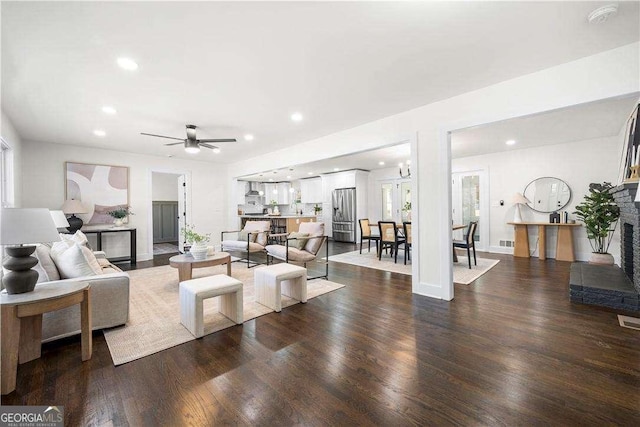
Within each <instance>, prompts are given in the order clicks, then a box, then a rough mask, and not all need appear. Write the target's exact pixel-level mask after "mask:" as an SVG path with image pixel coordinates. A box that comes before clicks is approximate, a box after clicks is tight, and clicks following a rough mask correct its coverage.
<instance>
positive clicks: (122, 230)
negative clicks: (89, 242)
mask: <svg viewBox="0 0 640 427" xmlns="http://www.w3.org/2000/svg"><path fill="white" fill-rule="evenodd" d="M82 232H83V233H84V234H95V235H96V237H97V238H98V243H97V247H96V250H97V251H101V250H102V235H103V234H106V233H129V237H130V241H131V247H130V248H129V256H128V257H117V258H109V261H111V262H114V263H115V262H125V261H129V262H131V265H136V260H137V259H136V229H135V228H129V227H113V228H92V229H88V230H85V229H83V230H82Z"/></svg>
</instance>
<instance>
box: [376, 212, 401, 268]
mask: <svg viewBox="0 0 640 427" xmlns="http://www.w3.org/2000/svg"><path fill="white" fill-rule="evenodd" d="M378 228H379V229H380V247H379V248H378V259H379V260H381V259H382V250H383V249H385V248H391V256H394V257H395V260H394V262H395V263H397V262H398V249H399V248H400V245H401V244H404V242H405V239H404V237H400V236H399V235H398V229H397V228H396V223H395V222H393V221H378Z"/></svg>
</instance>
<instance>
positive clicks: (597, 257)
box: [589, 252, 613, 265]
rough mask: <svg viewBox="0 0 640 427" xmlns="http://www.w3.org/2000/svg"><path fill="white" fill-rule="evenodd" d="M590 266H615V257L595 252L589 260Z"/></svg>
mask: <svg viewBox="0 0 640 427" xmlns="http://www.w3.org/2000/svg"><path fill="white" fill-rule="evenodd" d="M589 264H601V265H613V255H611V254H609V253H607V254H599V253H597V252H593V253H592V254H591V258H589Z"/></svg>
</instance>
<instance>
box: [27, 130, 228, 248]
mask: <svg viewBox="0 0 640 427" xmlns="http://www.w3.org/2000/svg"><path fill="white" fill-rule="evenodd" d="M66 161H73V162H81V163H98V164H109V165H118V166H128V167H129V168H130V169H129V181H130V182H129V200H130V205H131V209H132V211H133V212H134V214H135V215H133V216H131V217H130V221H129V224H130V225H131V226H132V227H136V228H137V237H138V241H137V246H138V247H137V250H138V259H140V260H144V259H150V258H151V257H152V256H153V255H152V254H153V251H152V248H151V239H150V238H151V231H152V230H151V229H150V227H151V201H152V186H151V182H150V181H151V174H152V172H153V171H156V172H165V173H176V174H181V173H186V174H187V175H188V177H190V179H191V188H192V209H191V220H190V221H189V222H190V223H191V224H194V225H195V226H196V228H197V230H198V231H199V232H201V233H211V237H212V241H213V242H214V243H219V240H220V232H221V231H222V230H224V229H225V224H224V218H225V212H226V211H228V209H227V203H226V200H227V188H226V186H225V185H224V181H223V177H224V176H225V175H226V173H227V171H226V168H225V167H224V166H221V165H219V164H216V165H213V164H211V163H206V162H200V161H194V160H182V159H175V158H166V157H156V156H147V155H142V154H131V153H126V154H125V153H121V152H118V151H111V150H101V149H93V148H84V147H76V146H71V145H63V144H50V143H40V142H32V141H25V142H24V143H23V169H24V170H25V171H28V173H25V174H24V177H23V189H24V192H23V205H24V206H25V207H45V208H50V209H54V208H55V209H59V208H60V206H61V205H62V202H63V201H64V186H65V178H64V163H65V162H66ZM234 212H235V209H234ZM109 237H110V239H109V240H106V242H107V245H108V246H107V249H106V250H107V252H108V255H110V256H120V255H124V254H126V250H125V249H124V248H127V247H128V245H127V243H126V242H125V241H126V239H128V236H115V235H114V236H109ZM110 248H111V249H110ZM110 250H111V252H110Z"/></svg>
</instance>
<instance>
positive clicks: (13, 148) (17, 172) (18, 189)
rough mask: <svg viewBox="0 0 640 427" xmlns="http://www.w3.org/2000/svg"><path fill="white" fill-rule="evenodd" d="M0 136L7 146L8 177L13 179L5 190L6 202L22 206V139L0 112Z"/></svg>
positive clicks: (5, 116)
mask: <svg viewBox="0 0 640 427" xmlns="http://www.w3.org/2000/svg"><path fill="white" fill-rule="evenodd" d="M0 136H2V139H4V141H5V142H6V143H7V144H8V145H9V147H10V151H9V153H8V155H9V161H8V163H10V164H11V165H12V166H11V167H12V170H11V171H10V175H11V176H12V177H13V180H12V184H13V185H10V186H9V188H7V201H8V202H9V204H11V205H12V206H14V207H21V206H22V139H21V138H20V135H18V132H17V131H16V129H15V128H14V127H13V123H11V120H9V117H7V115H6V114H5V113H4V111H2V122H1V123H0Z"/></svg>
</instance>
